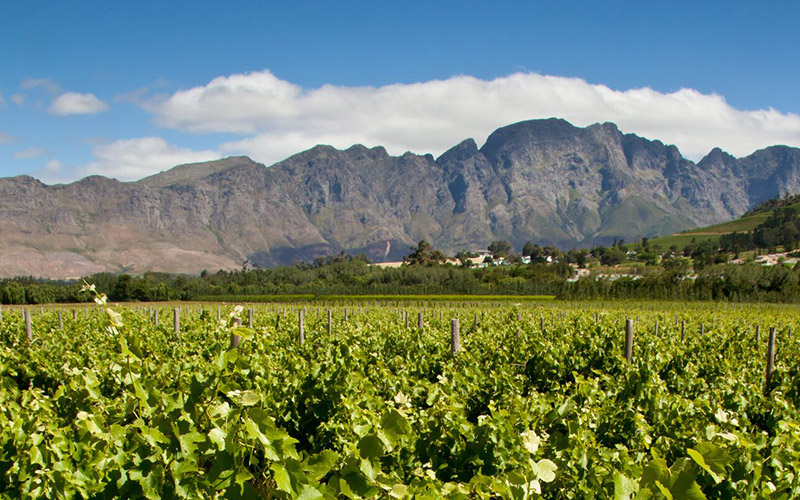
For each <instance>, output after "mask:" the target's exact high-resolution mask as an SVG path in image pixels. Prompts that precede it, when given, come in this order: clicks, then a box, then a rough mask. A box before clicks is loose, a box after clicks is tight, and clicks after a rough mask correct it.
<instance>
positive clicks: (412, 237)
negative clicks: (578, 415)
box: [0, 118, 800, 278]
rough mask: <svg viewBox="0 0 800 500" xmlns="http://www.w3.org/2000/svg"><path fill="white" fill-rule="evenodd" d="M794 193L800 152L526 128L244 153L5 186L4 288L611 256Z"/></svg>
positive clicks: (0, 227) (535, 125)
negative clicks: (506, 251) (530, 254)
mask: <svg viewBox="0 0 800 500" xmlns="http://www.w3.org/2000/svg"><path fill="white" fill-rule="evenodd" d="M798 192H800V149H797V148H791V147H787V146H772V147H768V148H766V149H762V150H759V151H756V152H754V153H753V154H751V155H750V156H747V157H744V158H734V157H733V156H731V155H729V154H727V153H725V152H723V151H722V150H720V149H718V148H715V149H714V150H712V151H711V152H710V153H709V154H708V155H707V156H706V157H705V158H703V159H702V160H701V161H699V162H697V163H694V162H692V161H689V160H687V159H686V158H684V157H683V156H682V155H681V153H680V151H679V150H678V148H677V147H675V146H672V145H666V144H664V143H662V142H660V141H658V140H648V139H645V138H642V137H639V136H636V135H634V134H624V133H622V132H620V130H619V129H618V128H617V126H616V125H614V124H613V123H602V124H594V125H591V126H588V127H585V128H579V127H575V126H573V125H571V124H570V123H568V122H566V121H564V120H561V119H554V118H553V119H546V120H531V121H526V122H521V123H516V124H513V125H509V126H506V127H503V128H500V129H498V130H496V131H495V132H493V133H492V134H491V135H490V136H489V138H488V139H487V141H486V143H485V144H484V145H483V146H481V147H480V148H479V147H478V145H477V144H476V143H475V141H474V140H472V139H467V140H465V141H463V142H461V143H460V144H458V145H456V146H454V147H452V148H451V149H450V150H448V151H446V152H445V153H444V154H442V155H441V156H439V157H438V158H434V157H433V156H432V155H430V154H426V155H419V154H414V153H411V152H407V153H405V154H403V155H400V156H392V155H389V154H388V153H387V152H386V150H385V149H384V148H383V147H374V148H367V147H364V146H361V145H355V146H352V147H350V148H348V149H346V150H338V149H335V148H333V147H330V146H322V145H321V146H316V147H314V148H312V149H309V150H307V151H304V152H301V153H299V154H296V155H294V156H292V157H290V158H288V159H286V160H284V161H281V162H279V163H276V164H274V165H272V166H269V167H266V166H264V165H262V164H259V163H256V162H254V161H252V160H251V159H249V158H247V157H231V158H225V159H222V160H218V161H212V162H206V163H197V164H189V165H180V166H177V167H175V168H173V169H171V170H168V171H166V172H161V173H159V174H156V175H153V176H150V177H147V178H144V179H141V180H139V181H136V182H120V181H117V180H114V179H109V178H105V177H101V176H91V177H87V178H84V179H82V180H79V181H77V182H74V183H71V184H63V185H62V184H59V185H51V186H48V185H45V184H43V183H42V182H40V181H38V180H36V179H34V178H32V177H29V176H18V177H10V178H2V179H0V276H17V275H33V276H41V277H51V278H65V277H77V276H82V275H87V274H91V273H94V272H101V271H110V272H131V273H141V272H145V271H168V272H177V273H199V272H200V271H201V270H204V269H206V270H211V271H214V270H217V269H235V268H241V267H242V265H243V263H244V262H245V261H248V262H249V263H252V264H254V265H258V266H262V267H266V266H274V265H281V264H289V263H291V262H293V261H298V260H311V259H313V258H315V257H318V256H322V255H329V254H335V253H339V252H340V251H347V252H349V253H359V252H365V253H366V254H367V255H368V256H369V257H370V258H372V259H373V260H377V261H383V260H398V259H399V258H401V257H402V256H403V255H406V254H408V253H409V247H410V246H411V245H415V244H416V243H417V242H419V241H420V240H423V239H424V240H427V241H429V242H431V243H432V244H433V245H434V246H436V247H437V248H440V249H442V250H444V251H446V252H448V253H454V252H456V251H458V250H476V249H482V248H485V247H486V246H487V245H488V244H489V243H490V242H491V241H493V240H507V241H509V242H511V243H512V244H513V245H514V247H515V248H517V249H519V248H521V246H522V244H523V243H524V242H525V241H528V240H530V241H533V242H535V243H540V244H552V245H556V246H559V247H561V248H571V247H576V246H581V247H588V246H592V245H596V244H609V243H610V242H612V241H613V240H614V239H616V238H624V239H626V240H628V241H630V240H633V239H635V238H638V237H642V236H653V235H659V234H670V233H672V232H676V231H680V230H684V229H689V228H694V227H698V226H705V225H709V224H714V223H718V222H723V221H726V220H730V219H733V218H736V217H738V216H740V215H742V214H743V213H744V212H745V211H747V210H748V209H750V208H751V207H753V206H754V205H756V204H757V203H759V202H761V201H763V200H766V199H768V198H772V197H776V196H781V195H784V194H787V193H790V194H794V193H798Z"/></svg>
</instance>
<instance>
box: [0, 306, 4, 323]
mask: <svg viewBox="0 0 800 500" xmlns="http://www.w3.org/2000/svg"><path fill="white" fill-rule="evenodd" d="M2 322H3V305H2V304H0V323H2Z"/></svg>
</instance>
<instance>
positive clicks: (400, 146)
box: [143, 71, 800, 163]
mask: <svg viewBox="0 0 800 500" xmlns="http://www.w3.org/2000/svg"><path fill="white" fill-rule="evenodd" d="M143 107H144V108H145V109H146V110H148V111H150V112H152V113H153V114H154V115H155V116H156V121H157V123H158V124H160V125H162V126H165V127H169V128H173V129H177V130H182V131H188V132H193V133H212V132H227V133H234V134H239V135H242V136H243V137H242V138H241V139H240V140H235V141H231V142H228V143H226V144H223V145H222V146H221V149H222V150H223V151H226V152H243V153H247V154H249V155H251V156H253V157H254V158H255V159H257V160H259V161H263V162H265V163H271V162H274V161H278V160H281V159H283V158H285V157H286V156H289V155H291V154H293V153H296V152H299V151H301V150H304V149H307V148H309V147H312V146H314V145H316V144H331V145H333V146H336V147H340V148H344V147H348V146H350V145H352V144H354V143H362V144H365V145H368V146H374V145H383V146H386V148H387V150H389V151H390V152H391V153H394V154H399V153H402V152H405V151H407V150H411V151H414V152H417V153H428V152H430V153H434V154H440V153H442V152H443V151H444V150H446V149H447V148H449V147H451V146H453V145H455V144H457V143H458V142H460V141H461V140H463V139H465V138H468V137H472V138H474V139H476V140H477V141H478V142H482V141H484V140H485V139H486V138H487V137H488V135H489V134H490V133H491V132H492V131H493V130H495V129H496V128H498V127H501V126H504V125H508V124H511V123H515V122H518V121H521V120H528V119H535V118H549V117H559V118H565V119H567V120H569V121H570V122H572V123H573V124H575V125H577V126H587V125H590V124H592V123H596V122H605V121H612V122H614V123H616V124H617V125H619V127H620V129H621V130H623V131H624V132H633V133H637V134H639V135H642V136H644V137H647V138H650V139H659V140H662V141H664V142H667V143H672V144H676V145H677V146H678V147H679V148H680V149H681V151H682V152H683V154H685V155H686V156H688V157H689V158H693V159H699V158H701V157H702V156H703V155H704V154H706V153H707V152H708V151H709V150H710V149H711V148H713V147H715V146H720V147H722V148H723V149H725V150H726V151H728V152H730V153H732V154H734V155H737V156H742V155H747V154H750V153H752V152H753V151H754V150H756V149H758V148H761V147H765V146H768V145H773V144H788V145H795V146H800V115H796V114H787V113H781V112H779V111H776V110H774V109H766V110H755V111H744V110H739V109H736V108H734V107H732V106H730V105H729V104H728V103H727V102H726V101H725V99H724V98H723V97H722V96H719V95H716V94H703V93H700V92H698V91H696V90H692V89H680V90H678V91H676V92H672V93H663V92H658V91H655V90H652V89H649V88H637V89H629V90H614V89H611V88H609V87H607V86H604V85H596V84H591V83H588V82H586V81H585V80H582V79H579V78H565V77H557V76H547V75H540V74H536V73H516V74H512V75H509V76H505V77H502V78H496V79H494V80H480V79H477V78H473V77H470V76H454V77H452V78H449V79H446V80H434V81H427V82H421V83H413V84H394V85H387V86H383V87H343V86H334V85H324V86H322V87H319V88H313V89H306V88H302V87H301V86H299V85H296V84H294V83H291V82H287V81H285V80H281V79H280V78H278V77H276V76H275V75H273V74H272V73H270V72H269V71H261V72H253V73H248V74H234V75H230V76H223V77H219V78H215V79H214V80H212V81H211V82H209V83H208V84H207V85H204V86H199V87H195V88H191V89H187V90H182V91H179V92H176V93H174V94H172V95H167V96H161V97H157V98H152V99H149V100H147V101H146V102H145V103H144V104H143Z"/></svg>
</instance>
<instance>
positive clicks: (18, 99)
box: [11, 94, 28, 106]
mask: <svg viewBox="0 0 800 500" xmlns="http://www.w3.org/2000/svg"><path fill="white" fill-rule="evenodd" d="M27 98H28V96H26V95H25V94H12V95H11V102H13V103H14V104H16V105H17V106H22V105H23V104H25V99H27Z"/></svg>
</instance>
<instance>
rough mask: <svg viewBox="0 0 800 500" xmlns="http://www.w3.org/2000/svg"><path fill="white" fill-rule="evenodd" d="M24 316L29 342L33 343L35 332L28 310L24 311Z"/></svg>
mask: <svg viewBox="0 0 800 500" xmlns="http://www.w3.org/2000/svg"><path fill="white" fill-rule="evenodd" d="M22 315H23V316H25V333H26V334H27V335H28V342H29V343H30V342H33V330H32V329H31V313H30V311H28V310H27V309H23V310H22Z"/></svg>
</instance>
